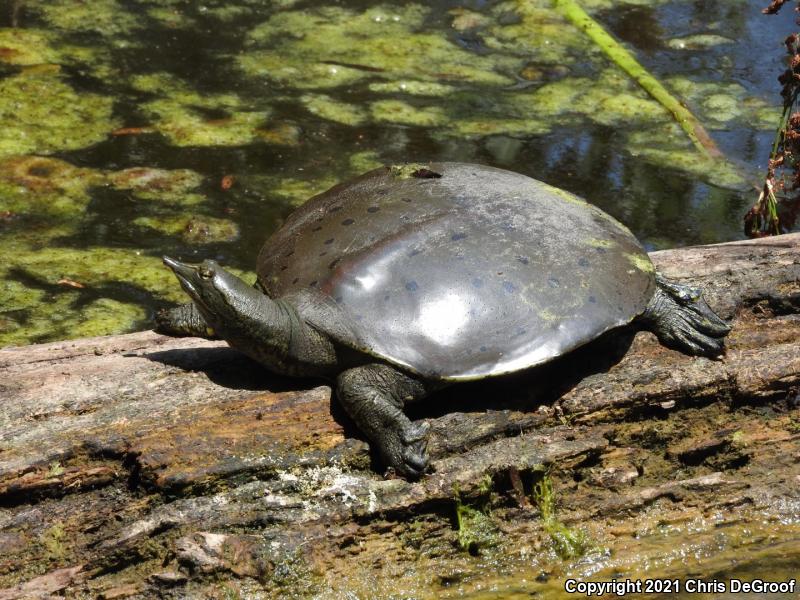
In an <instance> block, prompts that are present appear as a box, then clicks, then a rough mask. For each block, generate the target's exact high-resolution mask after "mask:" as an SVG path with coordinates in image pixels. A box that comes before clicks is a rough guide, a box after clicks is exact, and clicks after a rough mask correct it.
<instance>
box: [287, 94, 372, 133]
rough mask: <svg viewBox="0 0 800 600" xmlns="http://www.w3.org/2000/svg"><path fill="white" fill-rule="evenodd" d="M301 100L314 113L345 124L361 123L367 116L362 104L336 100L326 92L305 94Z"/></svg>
mask: <svg viewBox="0 0 800 600" xmlns="http://www.w3.org/2000/svg"><path fill="white" fill-rule="evenodd" d="M300 102H302V103H303V105H304V106H305V107H306V108H307V109H308V110H309V112H311V113H312V114H315V115H317V116H319V117H322V118H323V119H328V120H329V121H334V122H336V123H342V124H343V125H360V124H362V123H363V122H364V120H365V118H366V111H364V109H363V108H361V107H360V106H358V105H355V104H349V103H347V102H340V101H338V100H334V99H333V98H331V97H330V96H326V95H325V94H304V95H303V96H301V97H300Z"/></svg>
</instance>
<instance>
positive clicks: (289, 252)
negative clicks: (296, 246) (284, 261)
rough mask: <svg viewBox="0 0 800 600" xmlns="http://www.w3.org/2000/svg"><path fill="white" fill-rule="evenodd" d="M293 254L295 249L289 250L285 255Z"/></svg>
mask: <svg viewBox="0 0 800 600" xmlns="http://www.w3.org/2000/svg"><path fill="white" fill-rule="evenodd" d="M292 254H294V250H289V251H288V252H287V253H286V254H284V256H291V255H292Z"/></svg>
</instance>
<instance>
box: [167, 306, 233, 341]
mask: <svg viewBox="0 0 800 600" xmlns="http://www.w3.org/2000/svg"><path fill="white" fill-rule="evenodd" d="M155 325H156V326H155V327H154V330H155V331H156V332H157V333H161V334H163V335H171V336H175V337H186V336H194V337H202V338H206V339H209V340H214V339H218V338H217V337H216V335H215V334H214V330H213V329H211V327H209V326H208V324H207V323H206V321H205V319H203V316H202V315H201V314H200V312H199V311H198V310H197V307H196V306H195V305H194V304H193V303H191V302H189V303H188V304H181V305H180V306H176V307H175V308H164V309H161V310H160V311H158V312H157V313H156V316H155Z"/></svg>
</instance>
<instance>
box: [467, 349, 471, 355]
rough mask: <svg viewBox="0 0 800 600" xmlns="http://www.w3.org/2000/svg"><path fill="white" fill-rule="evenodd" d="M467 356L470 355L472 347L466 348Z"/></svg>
mask: <svg viewBox="0 0 800 600" xmlns="http://www.w3.org/2000/svg"><path fill="white" fill-rule="evenodd" d="M467 356H472V348H467Z"/></svg>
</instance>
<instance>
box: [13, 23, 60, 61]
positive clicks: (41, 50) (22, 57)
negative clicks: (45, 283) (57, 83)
mask: <svg viewBox="0 0 800 600" xmlns="http://www.w3.org/2000/svg"><path fill="white" fill-rule="evenodd" d="M51 37H52V36H51V35H50V34H49V33H48V32H45V31H37V30H35V29H18V28H16V27H14V28H5V27H4V28H0V62H4V63H7V64H10V65H21V66H26V65H40V64H43V63H55V62H58V61H59V58H60V57H59V54H58V53H57V52H56V51H55V50H53V48H52V47H51V46H50V39H51Z"/></svg>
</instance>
